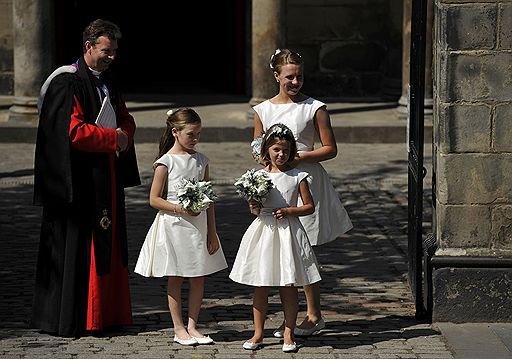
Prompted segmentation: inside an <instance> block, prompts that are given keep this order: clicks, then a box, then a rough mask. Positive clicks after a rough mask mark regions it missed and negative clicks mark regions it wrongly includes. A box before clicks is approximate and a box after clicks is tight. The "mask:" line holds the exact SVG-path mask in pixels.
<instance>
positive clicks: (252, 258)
mask: <svg viewBox="0 0 512 359" xmlns="http://www.w3.org/2000/svg"><path fill="white" fill-rule="evenodd" d="M260 171H263V169H261V170H260ZM267 173H268V172H267ZM268 175H269V176H270V178H271V179H272V182H273V183H274V187H273V188H272V189H271V190H270V192H269V194H268V195H267V199H266V200H265V202H264V204H263V208H262V209H261V212H260V214H259V215H258V217H256V218H255V219H254V221H253V222H252V223H251V224H250V225H249V227H248V228H247V230H246V231H245V233H244V235H243V237H242V241H241V242H240V247H239V248H238V252H237V254H236V258H235V261H234V263H233V268H232V269H231V273H230V275H229V278H231V279H232V280H233V281H235V282H237V283H242V284H247V285H251V286H257V287H264V286H271V287H275V286H281V287H282V286H291V285H294V286H304V285H306V284H312V283H315V282H318V281H320V280H321V279H322V278H321V277H320V271H319V268H318V263H317V260H316V257H315V253H314V252H313V249H312V248H311V245H310V244H309V240H308V237H307V234H306V231H305V230H304V227H303V226H302V224H301V223H300V221H299V217H293V216H290V217H285V218H284V219H280V220H277V219H276V218H274V217H273V216H272V210H273V209H275V208H282V207H290V206H296V205H297V200H298V198H299V191H298V190H299V182H300V181H301V180H303V179H304V178H306V177H307V176H308V174H307V173H306V172H304V171H299V170H298V169H292V170H290V171H287V172H280V173H268Z"/></svg>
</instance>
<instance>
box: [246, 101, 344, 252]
mask: <svg viewBox="0 0 512 359" xmlns="http://www.w3.org/2000/svg"><path fill="white" fill-rule="evenodd" d="M322 106H325V103H323V102H321V101H318V100H315V99H314V98H312V97H309V98H307V99H306V100H304V101H301V102H297V103H289V104H273V103H272V102H270V101H269V100H266V101H264V102H262V103H260V104H258V105H256V106H254V110H255V111H256V113H257V114H258V116H259V117H260V119H261V122H262V124H263V129H264V131H266V130H267V129H268V128H269V127H271V126H272V125H274V124H276V123H282V124H285V125H286V126H288V127H289V128H290V130H292V132H293V135H294V137H295V140H296V141H297V150H298V152H299V153H300V152H306V151H312V150H313V149H314V145H315V132H316V131H315V125H314V123H313V119H314V117H315V114H316V111H317V110H318V109H319V108H321V107H322ZM297 168H299V169H301V170H303V171H306V172H308V173H309V177H308V183H309V189H310V191H311V195H312V196H313V201H314V203H315V213H313V214H311V215H309V216H302V217H300V221H301V223H302V225H303V226H304V228H305V229H306V232H307V233H308V237H309V241H310V243H311V245H312V246H318V245H322V244H325V243H329V242H331V241H333V240H335V239H336V238H338V237H339V236H341V235H342V234H344V233H346V232H348V231H349V230H350V229H352V227H353V226H352V221H351V220H350V217H349V215H348V213H347V210H346V209H345V207H344V206H343V204H342V203H341V201H340V198H339V194H338V193H337V192H336V190H335V189H334V187H333V185H332V183H331V180H330V178H329V175H328V174H327V172H326V171H325V169H324V167H323V166H322V165H321V164H320V163H318V162H317V163H301V164H300V166H298V167H297ZM299 203H300V199H299Z"/></svg>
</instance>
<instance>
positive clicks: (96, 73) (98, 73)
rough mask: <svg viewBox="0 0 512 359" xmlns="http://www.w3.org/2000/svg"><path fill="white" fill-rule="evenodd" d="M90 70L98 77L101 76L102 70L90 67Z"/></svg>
mask: <svg viewBox="0 0 512 359" xmlns="http://www.w3.org/2000/svg"><path fill="white" fill-rule="evenodd" d="M89 70H91V72H92V74H93V75H94V76H96V77H100V74H101V71H96V70H93V69H91V68H90V67H89Z"/></svg>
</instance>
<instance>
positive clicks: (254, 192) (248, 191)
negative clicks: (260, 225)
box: [235, 168, 274, 215]
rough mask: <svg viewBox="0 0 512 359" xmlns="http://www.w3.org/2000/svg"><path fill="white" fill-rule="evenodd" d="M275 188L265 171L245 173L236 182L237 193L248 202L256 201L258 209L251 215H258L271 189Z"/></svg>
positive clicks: (253, 170) (253, 210) (254, 209)
mask: <svg viewBox="0 0 512 359" xmlns="http://www.w3.org/2000/svg"><path fill="white" fill-rule="evenodd" d="M273 186H274V184H273V183H272V180H271V179H270V177H269V175H268V174H267V173H266V172H265V171H256V170H255V169H254V168H253V169H250V170H248V171H247V172H245V173H244V174H243V175H242V176H241V177H240V178H238V179H237V180H236V181H235V187H236V192H237V193H238V195H239V196H240V197H242V198H244V199H245V200H247V201H255V202H256V203H257V206H256V208H253V209H251V213H252V214H255V215H258V214H259V213H260V209H261V207H263V202H265V199H266V196H267V194H268V192H269V191H270V189H271V188H272V187H273Z"/></svg>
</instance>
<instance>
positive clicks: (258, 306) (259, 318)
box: [249, 287, 270, 343]
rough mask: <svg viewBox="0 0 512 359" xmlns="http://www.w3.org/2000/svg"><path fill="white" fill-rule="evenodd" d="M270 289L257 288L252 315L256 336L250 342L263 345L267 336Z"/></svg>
mask: <svg viewBox="0 0 512 359" xmlns="http://www.w3.org/2000/svg"><path fill="white" fill-rule="evenodd" d="M269 291H270V288H269V287H256V288H255V289H254V298H253V301H252V314H253V316H254V335H253V336H252V338H251V339H249V341H250V342H251V343H261V342H262V341H263V337H264V336H265V333H264V330H265V319H266V318H267V307H268V293H269Z"/></svg>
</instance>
